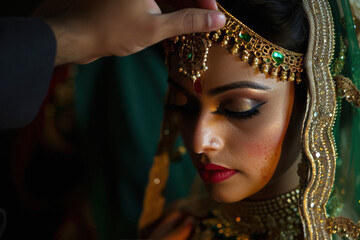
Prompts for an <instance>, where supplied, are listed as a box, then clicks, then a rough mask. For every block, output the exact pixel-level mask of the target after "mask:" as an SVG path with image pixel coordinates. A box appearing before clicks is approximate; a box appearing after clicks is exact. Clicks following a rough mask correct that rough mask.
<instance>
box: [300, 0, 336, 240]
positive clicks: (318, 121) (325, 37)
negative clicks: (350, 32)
mask: <svg viewBox="0 0 360 240" xmlns="http://www.w3.org/2000/svg"><path fill="white" fill-rule="evenodd" d="M303 3H304V7H305V11H306V12H307V14H308V17H309V18H308V19H309V24H310V36H311V37H310V39H309V47H308V53H307V55H306V60H305V66H306V70H307V74H308V80H309V81H308V82H309V85H308V89H309V93H308V106H307V112H306V117H305V123H304V129H303V146H304V152H305V154H306V157H305V159H306V160H307V161H308V163H307V164H309V173H308V174H305V175H304V174H303V175H302V176H300V177H301V180H302V181H305V182H306V187H305V188H304V189H302V191H303V194H302V199H301V201H300V213H301V217H302V220H303V226H304V234H305V238H306V239H319V240H320V239H321V240H323V239H331V236H330V234H329V232H328V231H327V226H326V220H327V219H326V210H325V205H326V203H327V201H328V199H329V196H330V192H331V188H332V186H333V182H334V176H335V162H336V150H335V143H334V137H333V133H332V132H333V131H332V130H333V125H334V120H335V119H334V118H335V115H336V91H335V85H334V82H333V81H332V77H331V74H330V67H329V66H330V62H331V60H332V57H333V53H334V45H335V36H334V25H333V20H332V14H331V10H330V6H329V3H328V2H327V0H304V1H303Z"/></svg>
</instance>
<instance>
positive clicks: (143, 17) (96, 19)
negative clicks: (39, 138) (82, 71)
mask: <svg viewBox="0 0 360 240" xmlns="http://www.w3.org/2000/svg"><path fill="white" fill-rule="evenodd" d="M159 2H160V3H166V4H168V6H169V4H170V6H172V8H175V9H180V8H184V7H187V8H186V9H182V10H178V11H173V12H171V13H166V14H163V13H162V11H161V9H160V7H159V5H158V3H157V2H155V1H154V0H120V1H119V0H103V1H99V0H86V1H85V0H65V1H59V0H48V1H46V2H45V3H44V4H43V5H42V6H40V7H39V9H37V11H36V12H35V13H34V14H33V16H35V17H41V18H43V19H44V20H45V21H46V22H47V23H48V24H49V26H50V27H51V28H52V30H53V32H54V35H55V38H56V40H57V53H56V59H55V65H59V64H64V63H88V62H91V61H94V60H96V59H98V58H100V57H104V56H110V55H116V56H126V55H129V54H133V53H136V52H138V51H141V50H142V49H144V48H146V47H149V46H151V45H153V44H155V43H157V42H159V41H161V40H163V39H166V38H169V37H173V36H176V35H181V34H185V33H191V32H208V31H213V30H216V29H219V28H221V27H223V26H224V24H225V17H224V15H223V14H222V13H220V12H219V11H217V5H216V2H215V0H198V1H171V0H167V1H164V0H163V1H159ZM189 7H200V8H203V9H195V8H189Z"/></svg>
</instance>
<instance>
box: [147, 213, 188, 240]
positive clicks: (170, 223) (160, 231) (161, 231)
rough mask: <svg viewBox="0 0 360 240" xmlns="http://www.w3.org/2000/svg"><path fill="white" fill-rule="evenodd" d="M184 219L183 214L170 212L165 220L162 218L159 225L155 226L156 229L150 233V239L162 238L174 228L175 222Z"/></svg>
mask: <svg viewBox="0 0 360 240" xmlns="http://www.w3.org/2000/svg"><path fill="white" fill-rule="evenodd" d="M183 217H184V214H183V213H181V212H172V213H171V214H169V215H168V216H166V218H164V219H163V220H162V221H161V223H160V224H159V225H157V226H156V229H155V230H154V231H153V232H152V234H151V236H152V237H151V238H159V237H160V236H164V235H165V234H166V233H168V232H170V231H171V230H172V229H174V228H175V225H176V223H177V222H179V221H180V219H181V218H183Z"/></svg>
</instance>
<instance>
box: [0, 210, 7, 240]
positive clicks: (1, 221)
mask: <svg viewBox="0 0 360 240" xmlns="http://www.w3.org/2000/svg"><path fill="white" fill-rule="evenodd" d="M5 226H6V214H5V211H4V210H2V209H1V208H0V239H1V236H2V234H3V232H4V230H5Z"/></svg>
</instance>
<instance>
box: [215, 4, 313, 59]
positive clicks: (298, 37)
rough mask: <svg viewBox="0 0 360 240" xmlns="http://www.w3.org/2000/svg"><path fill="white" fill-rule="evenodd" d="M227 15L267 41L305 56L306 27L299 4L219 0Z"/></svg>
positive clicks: (307, 29) (301, 6) (302, 10)
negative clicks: (233, 17)
mask: <svg viewBox="0 0 360 240" xmlns="http://www.w3.org/2000/svg"><path fill="white" fill-rule="evenodd" d="M218 2H219V3H220V4H221V6H223V7H224V8H225V9H226V10H227V11H228V12H230V13H231V14H232V15H234V16H235V17H236V18H237V19H239V20H240V21H241V22H243V23H244V24H245V25H247V26H248V27H250V28H251V29H252V30H254V31H255V32H256V33H258V34H259V35H261V36H262V37H264V38H266V39H267V40H269V41H271V42H273V43H275V44H277V45H279V46H281V47H283V48H285V49H288V50H291V51H294V52H301V53H305V52H306V49H307V43H308V35H309V24H308V21H307V17H306V14H305V11H304V9H303V5H302V1H301V0H219V1H218Z"/></svg>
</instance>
